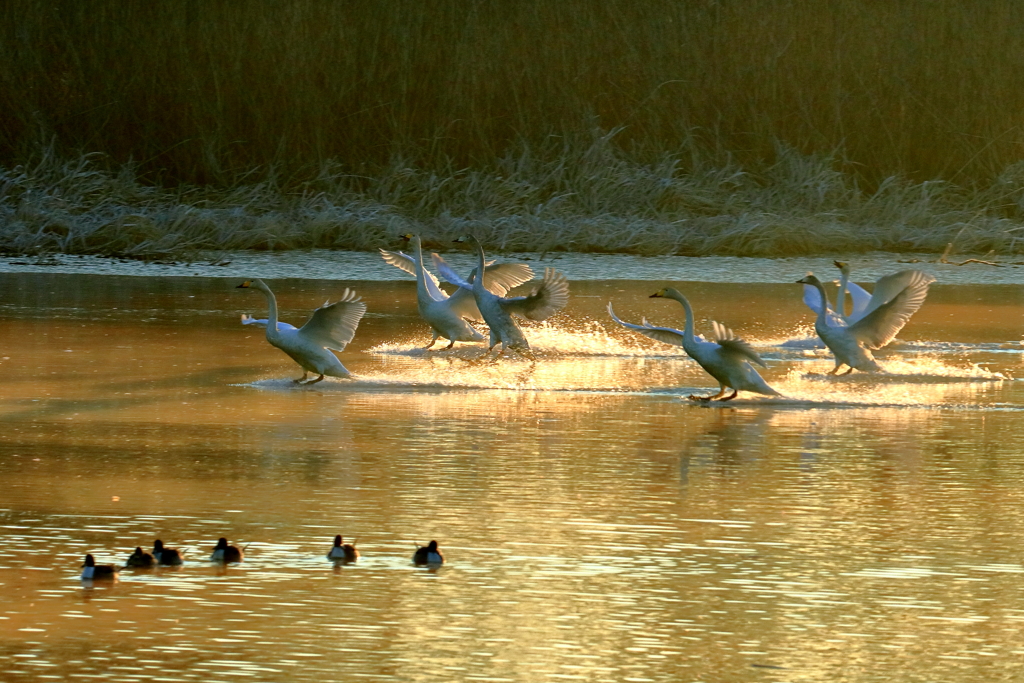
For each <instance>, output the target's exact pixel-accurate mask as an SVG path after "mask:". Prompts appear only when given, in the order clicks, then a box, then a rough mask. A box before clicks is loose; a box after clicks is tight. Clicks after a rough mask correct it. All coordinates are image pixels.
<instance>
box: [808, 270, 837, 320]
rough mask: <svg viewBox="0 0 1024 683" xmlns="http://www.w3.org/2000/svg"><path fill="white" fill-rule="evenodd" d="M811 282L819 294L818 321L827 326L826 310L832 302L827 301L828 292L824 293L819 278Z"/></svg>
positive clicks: (823, 287)
mask: <svg viewBox="0 0 1024 683" xmlns="http://www.w3.org/2000/svg"><path fill="white" fill-rule="evenodd" d="M811 284H812V286H814V287H817V288H818V292H819V293H820V294H821V308H819V309H818V322H819V323H820V324H822V325H824V326H828V311H829V307H830V306H831V305H832V304H830V303H829V301H828V294H826V293H825V285H823V284H821V280H815V281H814V282H813V283H811ZM840 291H842V290H840Z"/></svg>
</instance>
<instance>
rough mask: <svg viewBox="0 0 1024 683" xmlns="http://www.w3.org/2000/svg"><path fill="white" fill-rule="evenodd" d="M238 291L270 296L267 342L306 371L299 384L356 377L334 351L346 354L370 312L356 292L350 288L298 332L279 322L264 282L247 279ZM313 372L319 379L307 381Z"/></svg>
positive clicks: (326, 304) (273, 301) (315, 312)
mask: <svg viewBox="0 0 1024 683" xmlns="http://www.w3.org/2000/svg"><path fill="white" fill-rule="evenodd" d="M238 288H239V289H248V288H252V289H258V290H260V291H261V292H263V294H264V296H266V297H267V304H268V306H269V307H270V314H269V316H268V318H267V320H266V321H265V322H264V323H263V324H265V325H266V326H267V341H268V342H270V345H271V346H276V347H277V348H279V349H281V350H282V351H284V352H285V353H286V354H288V355H289V356H291V358H292V360H294V361H295V362H296V363H298V364H299V366H300V367H301V368H302V370H303V372H302V377H300V378H298V379H297V380H294V381H295V383H296V384H316V383H317V382H319V381H321V380H322V379H323V378H324V375H330V376H331V377H351V376H352V374H351V373H350V372H349V371H348V370H346V369H345V366H344V365H342V364H341V361H339V360H338V357H337V356H335V355H334V354H333V353H331V351H330V350H331V349H333V350H335V351H343V350H344V349H345V346H346V345H348V343H349V342H350V341H352V337H354V336H355V333H356V328H357V327H358V326H359V321H360V319H362V317H363V314H364V313H366V304H365V303H363V301H362V300H361V299H360V298H359V297H358V296H356V293H355V292H353V291H352V290H350V289H346V290H345V293H344V294H342V296H341V298H340V299H339V300H338V301H336V302H334V303H333V304H332V303H325V304H324V305H323V306H321V307H320V308H318V309H316V310H315V311H313V315H312V316H310V318H309V320H307V321H306V324H305V325H303V326H302V327H300V328H298V329H296V328H295V327H293V326H292V325H288V324H287V323H279V322H278V320H277V298H276V297H275V296H274V293H273V292H272V291H270V287H267V285H266V284H264V282H263V280H259V279H253V280H246V281H245V282H243V283H242V284H240V285H238ZM250 320H251V319H250ZM258 322H260V321H255V320H253V321H252V323H258ZM242 323H243V324H246V316H243V318H242ZM311 372H315V373H317V374H318V375H319V377H317V378H316V379H313V380H309V381H308V382H307V381H306V377H308V376H309V373H311Z"/></svg>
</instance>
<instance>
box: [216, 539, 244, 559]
mask: <svg viewBox="0 0 1024 683" xmlns="http://www.w3.org/2000/svg"><path fill="white" fill-rule="evenodd" d="M244 558H245V553H244V552H242V549H241V548H238V547H236V546H233V545H228V539H226V538H220V539H218V540H217V545H216V546H215V547H214V549H213V554H212V555H210V562H223V563H224V564H227V563H228V562H241V561H242V560H243V559H244Z"/></svg>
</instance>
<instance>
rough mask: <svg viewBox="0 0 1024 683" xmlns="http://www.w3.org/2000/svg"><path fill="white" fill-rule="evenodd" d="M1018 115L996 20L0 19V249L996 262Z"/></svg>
mask: <svg viewBox="0 0 1024 683" xmlns="http://www.w3.org/2000/svg"><path fill="white" fill-rule="evenodd" d="M1022 116H1024V13H1022V12H1020V11H1019V5H1018V4H1017V3H1015V2H1013V1H1012V0H991V1H989V2H984V3H978V2H972V1H971V0H830V1H828V2H802V1H799V0H788V1H787V0H645V1H644V2H636V1H635V0H603V1H602V2H591V1H588V0H516V1H515V2H508V1H507V0H431V1H430V2H412V1H411V0H409V1H405V0H392V1H388V0H375V1H372V2H371V1H368V0H261V1H260V2H244V1H239V0H176V1H175V2H169V1H167V0H158V1H155V2H146V3H127V2H123V1H121V0H91V1H90V2H81V1H80V0H48V1H47V2H43V1H42V0H5V2H3V3H0V166H2V167H3V169H5V170H4V171H3V174H4V176H3V179H2V181H0V182H2V183H3V185H0V218H2V219H3V221H4V225H3V226H0V227H2V229H3V231H4V235H3V236H2V237H0V239H2V244H3V245H4V246H5V248H6V249H8V250H9V251H11V250H15V251H16V250H19V249H28V248H29V245H35V246H34V247H32V248H35V249H49V248H61V249H68V250H82V249H91V250H97V249H99V250H109V251H111V252H117V251H121V252H124V251H125V250H128V251H131V250H142V251H145V250H146V249H152V250H154V251H153V253H158V252H160V250H161V249H165V248H171V245H173V244H177V245H179V247H180V246H181V245H193V244H194V245H218V246H222V245H223V246H227V245H233V246H239V247H243V246H248V247H253V246H260V245H263V246H264V247H266V248H274V247H277V246H280V245H291V246H313V245H319V246H348V247H360V245H365V246H370V243H371V242H372V241H373V240H375V239H384V238H386V237H393V235H394V234H396V231H398V230H399V229H400V228H413V229H417V230H419V231H422V230H428V231H429V230H434V231H437V232H439V233H440V232H445V231H449V230H452V231H454V230H462V231H465V230H464V228H466V227H474V228H475V229H477V230H478V231H488V230H489V231H491V233H493V235H494V240H496V241H498V242H502V243H503V244H504V246H506V247H507V248H534V249H535V248H571V249H602V250H633V251H641V252H652V253H653V252H660V253H665V252H670V251H676V252H688V253H708V252H709V251H718V252H722V251H723V250H724V251H728V252H730V253H768V252H771V251H773V250H775V251H777V252H778V253H790V252H792V251H807V250H813V249H820V248H833V247H840V246H842V245H847V244H850V245H851V247H850V248H862V249H863V248H875V247H887V248H904V249H908V248H917V247H924V246H929V248H930V246H931V245H933V244H939V243H942V242H943V241H944V240H947V239H948V238H949V237H950V235H951V234H953V235H955V234H959V235H960V236H961V239H962V240H965V241H968V242H971V245H973V246H976V247H979V248H980V247H986V248H987V247H995V248H1004V249H1005V248H1012V249H1016V248H1017V245H1018V240H1017V237H1018V236H1019V235H1020V233H1019V232H1017V230H1018V228H1017V227H1016V226H1017V222H1016V221H1017V220H1018V218H1019V214H1020V202H1019V195H1020V194H1021V189H1020V187H1021V186H1020V183H1019V180H1020V178H1021V176H1022V175H1024V174H1021V173H1020V171H1019V167H1018V166H1016V164H1017V163H1018V162H1019V161H1020V160H1021V159H1022V158H1024V132H1022V128H1021V121H1022ZM595 131H596V132H595ZM94 153H95V154H94ZM68 160H70V161H68ZM76 181H80V182H81V183H82V186H81V187H79V188H77V189H72V188H71V187H70V185H71V184H73V183H74V182H76ZM161 187H162V188H165V189H164V190H160V189H157V188H161ZM197 188H202V189H197ZM103 193H110V194H109V195H108V196H107V199H105V200H102V199H99V196H100V195H102V194H103ZM72 197H74V199H73V200H72ZM115 197H116V198H117V200H116V201H115V200H114V199H113V198H115ZM75 202H78V204H77V205H75ZM898 202H903V204H901V205H899V206H897V204H898ZM115 206H119V207H120V208H117V209H115ZM812 224H814V225H812ZM111 225H113V226H117V227H116V228H112V227H109V226H111ZM815 225H816V226H817V233H815V232H814V231H813V230H811V228H812V227H814V226H815ZM225 226H233V227H232V228H231V229H230V230H228V227H225ZM829 226H834V227H829ZM226 231H227V232H226ZM229 232H230V233H231V234H229ZM970 235H977V237H976V238H971V237H970ZM851 240H852V241H851ZM972 240H973V241H972ZM143 245H145V246H143ZM940 246H941V244H940ZM965 246H967V245H965Z"/></svg>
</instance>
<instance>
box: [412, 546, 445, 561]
mask: <svg viewBox="0 0 1024 683" xmlns="http://www.w3.org/2000/svg"><path fill="white" fill-rule="evenodd" d="M412 562H413V564H415V565H416V566H418V567H423V566H426V565H429V564H444V555H442V554H441V550H440V548H438V547H437V541H431V542H430V543H428V544H427V545H426V546H425V547H424V546H417V548H416V552H414V553H413V554H412Z"/></svg>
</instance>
